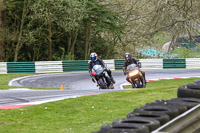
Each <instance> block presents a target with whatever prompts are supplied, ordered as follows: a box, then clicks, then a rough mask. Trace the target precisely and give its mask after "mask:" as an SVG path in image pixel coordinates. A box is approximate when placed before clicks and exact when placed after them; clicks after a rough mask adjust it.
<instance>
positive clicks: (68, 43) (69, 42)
mask: <svg viewBox="0 0 200 133" xmlns="http://www.w3.org/2000/svg"><path fill="white" fill-rule="evenodd" d="M67 45H68V48H67V54H68V60H71V59H72V58H71V55H72V53H71V45H72V37H71V33H70V32H69V33H68V35H67Z"/></svg>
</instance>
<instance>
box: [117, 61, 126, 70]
mask: <svg viewBox="0 0 200 133" xmlns="http://www.w3.org/2000/svg"><path fill="white" fill-rule="evenodd" d="M124 61H125V60H124V59H118V60H115V70H122V69H123V65H124Z"/></svg>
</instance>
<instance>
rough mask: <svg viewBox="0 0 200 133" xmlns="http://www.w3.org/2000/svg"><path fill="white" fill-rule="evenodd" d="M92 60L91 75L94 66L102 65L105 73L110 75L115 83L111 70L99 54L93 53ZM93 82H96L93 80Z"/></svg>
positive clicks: (90, 64)
mask: <svg viewBox="0 0 200 133" xmlns="http://www.w3.org/2000/svg"><path fill="white" fill-rule="evenodd" d="M90 58H91V61H90V62H89V73H90V74H92V68H93V66H94V65H101V66H102V67H103V68H104V69H105V71H106V72H107V73H108V76H109V77H110V79H111V81H112V82H113V83H115V80H114V78H113V76H112V72H111V70H110V69H107V68H106V65H105V63H104V62H103V61H102V60H101V59H100V58H98V57H97V54H96V53H91V54H90ZM92 81H93V82H95V81H94V80H93V79H92Z"/></svg>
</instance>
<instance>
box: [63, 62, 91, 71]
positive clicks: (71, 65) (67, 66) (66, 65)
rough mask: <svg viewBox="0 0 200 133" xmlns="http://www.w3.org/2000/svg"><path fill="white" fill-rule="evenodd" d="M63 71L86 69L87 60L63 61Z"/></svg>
mask: <svg viewBox="0 0 200 133" xmlns="http://www.w3.org/2000/svg"><path fill="white" fill-rule="evenodd" d="M62 64H63V72H73V71H88V61H87V60H75V61H63V62H62Z"/></svg>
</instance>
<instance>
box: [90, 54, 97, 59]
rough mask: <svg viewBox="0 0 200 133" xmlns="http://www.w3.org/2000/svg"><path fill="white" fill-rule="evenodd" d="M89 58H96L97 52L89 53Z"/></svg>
mask: <svg viewBox="0 0 200 133" xmlns="http://www.w3.org/2000/svg"><path fill="white" fill-rule="evenodd" d="M90 58H91V60H92V61H96V60H97V54H96V53H91V54H90Z"/></svg>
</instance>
